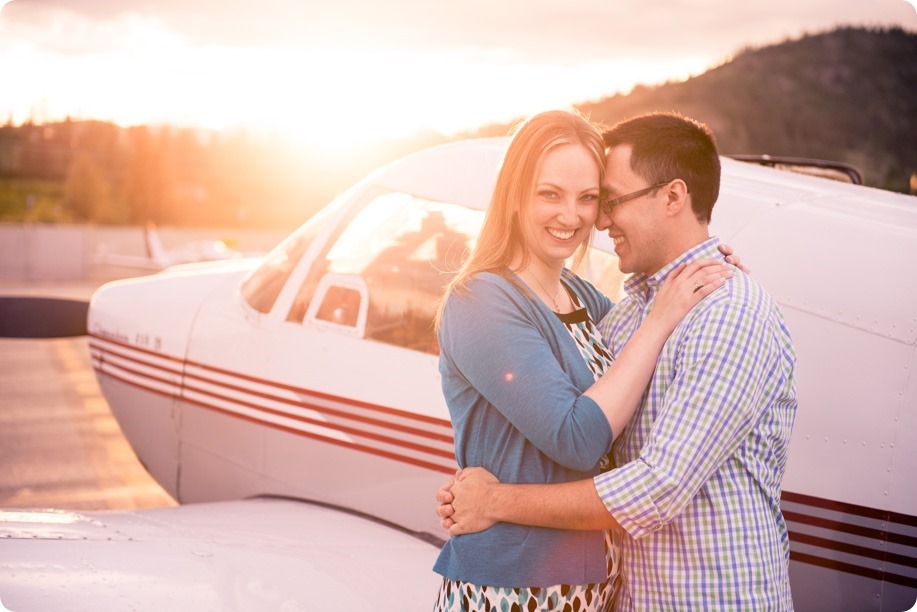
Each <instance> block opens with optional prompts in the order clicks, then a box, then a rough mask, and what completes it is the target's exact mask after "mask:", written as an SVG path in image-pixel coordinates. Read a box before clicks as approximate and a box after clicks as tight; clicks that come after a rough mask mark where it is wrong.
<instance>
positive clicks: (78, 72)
mask: <svg viewBox="0 0 917 612" xmlns="http://www.w3.org/2000/svg"><path fill="white" fill-rule="evenodd" d="M622 16H624V18H622ZM840 25H852V26H869V27H901V28H903V29H905V30H908V31H915V32H917V10H915V8H914V7H913V6H912V5H911V4H909V3H908V2H906V1H905V0H877V1H876V2H873V3H862V2H856V1H854V0H839V1H837V2H829V1H828V0H810V1H808V2H804V3H800V2H798V1H793V2H790V1H789V0H772V1H769V2H763V1H762V0H753V1H752V2H748V3H733V2H726V1H725V0H687V1H676V0H662V1H660V2H656V3H654V4H653V5H651V6H645V5H641V4H640V3H638V2H637V1H636V0H626V1H624V2H617V3H609V2H607V1H604V2H603V1H601V0H578V1H576V2H573V3H570V4H568V5H566V6H561V5H559V3H554V2H549V1H547V0H531V1H529V2H524V1H523V0H504V1H502V2H500V3H498V4H496V5H493V6H491V5H490V4H489V3H488V2H486V1H485V0H468V1H466V2H463V3H461V4H460V5H456V4H452V3H450V4H445V3H428V2H419V1H417V0H388V1H387V2H384V3H379V2H371V1H370V0H338V1H337V2H334V3H326V4H323V5H318V4H316V3H308V4H305V3H301V2H297V1H294V0H263V1H262V2H259V3H252V2H241V1H239V0H228V1H217V0H12V2H8V3H7V4H6V5H5V6H3V0H0V74H3V75H4V78H3V81H4V85H5V86H4V88H3V90H4V91H3V96H2V97H0V119H3V120H9V121H11V122H13V123H22V122H25V121H27V120H30V119H31V120H34V121H36V122H46V121H54V120H60V119H64V118H65V117H68V116H69V117H71V118H74V119H100V120H107V121H113V122H115V123H118V124H121V125H137V124H171V125H177V126H184V127H203V128H212V129H224V128H234V127H245V128H260V129H266V130H278V131H280V130H282V131H283V132H285V133H287V134H289V135H293V136H295V137H299V138H302V139H303V140H304V141H307V142H308V143H310V144H312V145H322V146H328V147H331V146H334V145H337V146H347V145H349V144H351V143H352V142H355V141H358V140H361V139H367V138H370V139H372V138H392V137H410V136H413V135H414V134H416V133H418V132H422V131H429V130H432V131H437V132H441V133H443V134H453V133H456V132H459V131H462V130H468V129H473V128H475V127H478V126H480V125H483V124H486V123H491V122H502V121H508V120H510V119H512V118H513V117H517V116H520V115H526V114H530V113H533V112H537V111H540V110H544V109H547V108H557V107H564V106H570V105H572V104H576V103H581V102H586V101H590V100H597V99H599V98H602V97H604V96H609V95H613V94H615V93H619V92H620V93H625V92H627V91H629V90H630V89H631V88H632V87H633V86H634V85H636V84H644V85H652V84H656V83H661V82H664V81H667V80H684V79H686V78H688V77H689V76H692V75H696V74H700V73H702V72H704V71H705V70H707V69H708V68H711V67H713V66H715V65H719V64H721V63H723V62H724V61H727V60H728V59H729V58H730V57H731V56H733V55H734V54H735V53H737V52H739V51H740V50H742V49H743V48H746V47H749V46H763V45H768V44H773V43H779V42H781V41H783V40H786V39H789V38H798V37H799V36H801V35H803V34H806V33H815V32H821V31H825V30H829V29H832V28H834V27H837V26H840Z"/></svg>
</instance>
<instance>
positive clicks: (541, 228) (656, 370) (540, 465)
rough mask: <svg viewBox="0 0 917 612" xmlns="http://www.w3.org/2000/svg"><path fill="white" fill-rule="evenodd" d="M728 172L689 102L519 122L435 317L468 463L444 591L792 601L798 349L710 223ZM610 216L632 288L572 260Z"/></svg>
mask: <svg viewBox="0 0 917 612" xmlns="http://www.w3.org/2000/svg"><path fill="white" fill-rule="evenodd" d="M719 182H720V163H719V157H718V154H717V150H716V145H715V141H714V137H713V134H712V133H711V132H710V130H709V129H708V128H706V126H703V125H702V124H699V123H697V122H695V121H693V120H690V119H688V118H685V117H682V116H680V115H677V114H673V113H654V114H649V115H643V116H640V117H637V118H634V119H630V120H628V121H625V122H622V123H620V124H618V125H616V126H615V127H613V128H612V129H611V130H609V131H607V132H605V133H604V134H602V133H600V132H599V130H598V129H597V128H596V127H595V126H593V125H592V124H590V123H589V122H588V121H586V120H585V119H583V118H582V117H580V116H578V115H576V114H572V113H568V112H564V111H551V112H547V113H542V114H540V115H536V116H534V117H532V118H531V119H529V120H528V121H526V122H525V123H523V124H522V125H521V126H520V127H519V128H518V129H517V131H516V133H515V135H514V137H513V139H512V141H511V142H510V145H509V147H508V149H507V152H506V155H505V157H504V160H503V165H502V167H501V169H500V173H499V175H498V178H497V183H496V187H495V189H494V194H493V199H492V201H491V205H490V207H489V208H488V211H487V214H486V217H485V220H484V225H483V227H482V230H481V233H480V235H479V238H478V241H477V244H476V246H475V248H474V249H473V251H472V253H471V254H470V256H469V258H468V259H467V261H466V262H465V263H464V265H463V267H462V269H461V270H460V271H459V273H458V275H457V276H456V277H455V279H454V280H453V281H452V283H451V284H450V285H449V287H448V288H447V291H446V296H445V298H444V300H443V303H442V305H441V307H440V311H439V313H438V314H437V319H436V324H437V330H438V334H439V341H440V347H441V355H440V372H441V374H442V386H443V392H444V394H445V398H446V402H447V404H448V406H449V411H450V415H451V418H452V422H453V425H454V428H455V452H456V459H457V461H458V463H459V465H460V466H461V467H462V468H463V469H462V470H460V472H459V473H458V474H457V475H456V477H454V478H453V479H452V480H451V481H450V482H449V483H447V484H446V485H445V486H444V487H443V488H442V489H441V490H440V491H439V492H438V493H437V500H438V501H439V503H440V505H439V507H438V508H437V512H438V513H439V515H440V517H441V518H442V521H443V524H444V526H446V527H448V528H449V530H450V534H451V536H452V537H451V538H450V539H449V540H448V541H447V543H446V544H445V546H444V548H443V550H442V552H441V554H440V556H439V559H438V561H437V563H436V565H435V567H434V569H435V571H437V572H438V573H440V574H442V575H443V583H442V586H441V589H440V592H439V595H438V599H437V603H436V606H435V609H436V610H442V611H447V610H450V611H451V610H469V611H471V610H487V611H488V612H489V611H490V610H498V611H503V610H529V611H531V610H571V611H585V610H610V609H616V610H695V609H711V610H751V609H754V610H765V609H767V610H789V609H792V605H793V604H792V599H791V597H790V588H789V580H788V575H787V571H788V561H789V539H788V535H787V529H786V525H785V523H784V520H783V516H782V514H781V511H780V485H781V480H782V477H783V473H784V470H785V466H786V458H787V449H788V446H789V439H790V433H791V430H792V426H793V420H794V418H795V413H796V393H795V379H794V363H795V354H794V350H793V346H792V343H791V340H790V336H789V333H788V331H787V328H786V324H785V323H784V320H783V317H782V315H781V313H780V311H779V309H778V308H777V305H776V303H775V302H774V300H773V299H772V298H771V297H770V296H769V295H768V294H767V293H766V292H765V291H764V290H763V289H762V288H761V287H760V286H759V285H758V284H757V283H755V282H754V281H753V280H751V278H750V277H749V276H748V275H747V274H745V273H744V272H743V271H742V270H736V269H735V267H734V266H732V265H730V264H729V261H731V260H730V259H729V258H727V257H726V255H729V254H730V251H729V249H728V248H726V247H721V246H720V245H719V244H718V240H717V239H716V238H715V237H711V236H710V235H709V230H708V224H709V222H710V218H711V213H712V210H713V206H714V203H715V202H716V199H717V196H718V193H719ZM593 228H597V229H598V230H599V231H607V232H608V234H609V235H610V236H611V238H613V240H614V243H615V252H616V254H617V255H618V258H619V265H620V268H621V271H622V272H624V273H629V274H631V275H632V276H631V277H630V279H629V280H628V281H627V283H626V284H625V290H626V293H627V296H626V297H625V298H624V299H623V300H622V301H621V302H620V303H618V304H612V303H611V301H610V300H609V299H608V298H607V297H606V296H604V295H602V294H601V293H600V292H599V291H598V290H596V289H595V288H594V287H593V286H592V285H591V284H589V283H588V282H586V281H584V280H583V279H581V278H579V277H578V276H577V275H576V274H574V273H573V272H571V271H570V270H568V269H567V268H565V264H566V262H567V261H568V260H570V259H571V258H572V260H573V261H574V265H573V269H574V270H575V269H576V265H575V263H576V262H577V261H578V260H581V259H582V257H584V256H585V254H586V252H587V249H588V248H589V242H590V236H591V235H592V231H593Z"/></svg>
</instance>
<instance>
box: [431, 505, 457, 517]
mask: <svg viewBox="0 0 917 612" xmlns="http://www.w3.org/2000/svg"><path fill="white" fill-rule="evenodd" d="M454 512H455V508H453V507H452V504H442V505H439V506H436V514H437V516H439V517H440V518H446V517H448V516H452V514H453V513H454Z"/></svg>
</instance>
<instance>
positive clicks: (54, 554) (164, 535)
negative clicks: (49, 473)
mask: <svg viewBox="0 0 917 612" xmlns="http://www.w3.org/2000/svg"><path fill="white" fill-rule="evenodd" d="M438 552H439V546H438V545H436V544H433V543H430V542H426V541H423V540H421V539H418V538H417V537H415V536H413V535H412V534H410V533H409V532H406V531H404V530H399V529H397V528H395V527H392V526H390V525H388V524H385V523H381V522H379V521H375V520H373V519H369V518H365V517H363V516H359V515H355V514H352V513H348V512H344V511H341V510H339V509H336V508H330V507H326V506H322V505H316V504H311V503H305V502H299V501H293V500H288V499H276V498H273V499H249V500H243V501H232V502H213V503H203V504H188V505H183V506H179V507H174V508H157V509H150V510H138V511H132V512H87V513H83V512H68V511H57V510H42V511H22V510H4V511H0V559H2V561H0V602H2V603H0V611H3V610H6V609H8V610H10V611H14V612H18V611H21V610H72V611H73V610H94V611H96V610H156V611H161V610H199V611H202V610H286V611H291V612H292V611H296V610H378V611H382V612H384V611H391V612H405V611H410V610H424V611H426V610H429V609H430V607H431V606H432V605H433V602H434V598H435V596H436V591H437V588H438V585H439V582H440V580H441V578H440V577H439V576H438V575H436V574H434V573H433V571H432V567H433V562H434V561H435V559H436V555H437V554H438ZM4 606H5V608H4Z"/></svg>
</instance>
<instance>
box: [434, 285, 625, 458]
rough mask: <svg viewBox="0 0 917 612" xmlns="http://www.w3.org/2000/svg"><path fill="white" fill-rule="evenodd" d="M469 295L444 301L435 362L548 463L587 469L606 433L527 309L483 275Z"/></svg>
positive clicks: (602, 448) (606, 441)
mask: <svg viewBox="0 0 917 612" xmlns="http://www.w3.org/2000/svg"><path fill="white" fill-rule="evenodd" d="M482 276H483V275H482ZM469 289H470V295H467V294H463V295H456V294H453V295H451V296H450V297H449V299H448V302H447V303H446V307H445V309H444V312H443V320H442V326H441V330H440V344H441V350H442V355H441V359H446V360H448V366H449V367H451V368H453V370H454V372H456V373H458V374H459V375H460V376H461V377H462V378H463V379H464V380H465V381H466V382H467V383H468V385H470V386H471V387H473V388H474V389H475V390H476V391H477V392H478V393H479V394H480V395H481V396H483V397H484V399H486V400H487V402H488V403H490V404H491V405H492V406H493V407H494V408H495V409H496V410H498V411H499V412H500V413H501V414H502V415H503V416H504V417H505V418H506V419H507V420H509V422H510V423H512V425H513V426H514V427H515V428H516V429H518V430H519V431H520V432H521V433H522V435H523V436H525V438H526V439H527V440H529V441H530V442H531V443H532V444H533V445H534V446H535V447H536V448H538V449H539V450H540V451H541V452H542V453H544V454H545V455H547V456H548V457H550V458H551V459H552V460H553V461H555V462H556V463H559V464H561V465H563V466H565V467H567V468H570V469H574V470H579V471H587V470H591V469H592V468H594V467H595V465H596V464H597V463H598V461H599V459H600V458H601V457H602V455H604V454H605V453H607V452H608V451H609V449H610V448H611V442H612V432H611V427H610V426H609V424H608V420H607V419H606V417H605V415H604V413H603V412H602V411H601V409H600V408H599V406H598V404H596V402H595V401H594V400H593V399H592V398H590V397H587V396H585V395H583V394H582V393H581V392H580V390H579V389H578V388H577V387H576V386H575V385H574V384H573V383H572V381H571V379H570V376H569V375H568V374H567V373H566V372H564V370H563V369H562V367H561V365H560V364H559V363H558V361H557V358H556V357H555V355H554V352H553V351H552V347H551V345H550V343H549V341H548V339H547V338H546V337H545V335H544V334H543V333H542V331H541V329H539V327H538V324H537V323H536V322H535V320H534V319H533V316H532V309H531V308H527V307H526V306H527V304H521V303H519V301H518V296H514V295H512V292H513V290H512V289H510V288H508V287H506V286H505V283H504V284H501V283H498V282H495V281H494V280H493V278H488V277H487V276H483V277H478V278H475V279H473V280H472V281H471V282H470V283H469Z"/></svg>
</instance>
